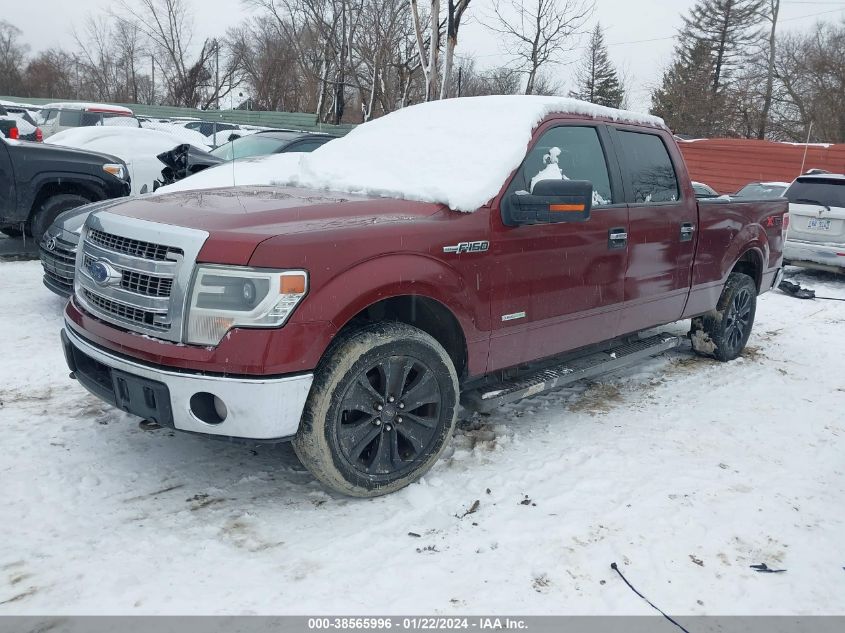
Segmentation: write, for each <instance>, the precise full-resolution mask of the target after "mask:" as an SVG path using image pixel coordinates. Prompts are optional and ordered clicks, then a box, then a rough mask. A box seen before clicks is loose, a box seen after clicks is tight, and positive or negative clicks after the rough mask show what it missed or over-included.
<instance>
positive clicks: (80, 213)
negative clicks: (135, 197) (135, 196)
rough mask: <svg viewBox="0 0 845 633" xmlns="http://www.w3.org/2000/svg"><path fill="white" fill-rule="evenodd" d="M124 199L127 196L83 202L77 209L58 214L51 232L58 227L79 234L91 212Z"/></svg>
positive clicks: (106, 207)
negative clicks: (88, 202)
mask: <svg viewBox="0 0 845 633" xmlns="http://www.w3.org/2000/svg"><path fill="white" fill-rule="evenodd" d="M123 201H125V198H113V199H111V200H100V201H99V202H91V203H90V204H83V205H82V206H81V207H76V208H75V209H68V210H67V211H63V212H62V213H60V214H59V215H58V216H56V219H55V220H53V225H52V227H51V230H50V233H51V234H53V233H55V232H56V229H59V230H62V231H66V232H68V233H76V234H77V235H79V234H80V233H81V232H82V226H83V225H84V224H85V220H86V219H88V216H89V215H90V214H91V213H93V212H94V211H102V210H104V209H108V208H109V207H113V206H115V205H117V204H120V203H121V202H123Z"/></svg>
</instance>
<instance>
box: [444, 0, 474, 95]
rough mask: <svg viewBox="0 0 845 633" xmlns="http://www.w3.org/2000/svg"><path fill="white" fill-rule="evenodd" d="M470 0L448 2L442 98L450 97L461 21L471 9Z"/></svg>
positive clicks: (450, 0) (451, 0) (449, 0)
mask: <svg viewBox="0 0 845 633" xmlns="http://www.w3.org/2000/svg"><path fill="white" fill-rule="evenodd" d="M469 3H470V0H458V2H455V1H454V0H448V3H447V7H446V58H445V60H444V63H443V81H442V83H441V86H440V98H441V99H445V98H446V97H448V96H449V94H448V87H449V83H450V81H451V79H452V61H453V59H454V57H455V47H457V45H458V30H459V29H460V27H461V19H462V18H463V15H464V12H465V11H466V10H467V7H469Z"/></svg>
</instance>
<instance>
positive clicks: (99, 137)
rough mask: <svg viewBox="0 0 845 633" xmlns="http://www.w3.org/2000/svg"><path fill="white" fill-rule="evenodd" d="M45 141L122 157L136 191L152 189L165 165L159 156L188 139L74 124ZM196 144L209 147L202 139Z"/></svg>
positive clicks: (202, 147) (161, 131) (160, 131)
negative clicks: (72, 126) (74, 126)
mask: <svg viewBox="0 0 845 633" xmlns="http://www.w3.org/2000/svg"><path fill="white" fill-rule="evenodd" d="M200 138H202V136H201V135H200ZM45 142H46V143H49V144H52V145H63V146H65V147H73V148H75V149H83V150H87V151H90V152H100V153H103V154H109V155H111V156H116V157H117V158H120V159H121V160H122V161H123V162H125V163H126V166H127V168H128V169H129V176H130V180H131V184H132V193H133V194H139V193H147V192H150V191H152V190H153V182H154V181H155V180H156V179H157V178H159V177H160V176H161V170H162V168H163V167H164V165H163V164H162V163H161V161H160V160H158V158H156V156H158V155H159V154H161V153H162V152H167V151H170V150H172V149H173V148H174V147H176V146H178V145H182V144H183V143H185V141H184V139H183V138H182V137H181V136H180V135H178V134H172V133H170V132H165V131H163V130H149V129H144V128H138V127H136V128H131V127H130V128H125V127H103V126H91V127H77V128H71V129H69V130H64V131H63V132H59V133H58V134H54V135H53V136H51V137H50V138H48V139H47V140H46V141H45ZM192 144H193V143H192ZM195 145H196V147H198V148H199V149H202V150H207V149H208V147H206V146H205V145H203V144H201V143H199V144H195Z"/></svg>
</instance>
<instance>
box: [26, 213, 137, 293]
mask: <svg viewBox="0 0 845 633" xmlns="http://www.w3.org/2000/svg"><path fill="white" fill-rule="evenodd" d="M125 201H126V198H115V199H112V200H100V201H99V202H92V203H91V204H84V205H82V206H81V207H76V208H75V209H70V210H68V211H65V212H64V213H60V214H59V215H58V216H57V217H56V219H55V220H54V221H53V224H51V225H50V228H48V229H47V231H46V232H45V233H44V237H42V238H41V242H40V243H39V245H38V247H39V248H38V250H39V254H40V256H41V265H42V267H43V268H44V285H45V286H47V287H48V288H49V289H50V290H52V291H53V292H55V293H56V294H57V295H59V296H61V297H69V296H70V295H71V294H73V268H74V265H75V264H76V248H77V245H78V244H79V235H80V233H81V232H82V226H83V225H84V224H85V220H86V219H87V218H88V215H89V214H90V213H92V212H94V211H99V210H100V209H107V208H109V207H111V206H113V205H115V204H119V203H121V202H125Z"/></svg>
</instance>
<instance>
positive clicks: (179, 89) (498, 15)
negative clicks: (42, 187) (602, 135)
mask: <svg viewBox="0 0 845 633" xmlns="http://www.w3.org/2000/svg"><path fill="white" fill-rule="evenodd" d="M241 4H242V5H243V6H244V8H246V9H249V10H250V11H251V17H250V18H248V19H245V20H244V21H243V22H242V23H240V24H238V25H237V26H235V27H232V28H230V29H229V30H228V32H227V33H226V34H225V35H223V36H220V37H215V38H205V39H201V38H199V37H197V34H196V33H195V32H194V24H193V19H192V14H193V11H194V10H195V9H199V7H200V4H199V3H198V2H197V0H117V2H116V3H115V4H114V5H113V6H114V8H113V9H112V10H110V11H109V12H108V13H106V14H102V15H98V16H90V17H88V18H87V19H86V20H85V21H84V24H82V26H81V27H79V28H77V29H76V30H75V31H74V44H75V45H74V46H73V47H72V48H71V49H63V48H58V47H54V48H50V49H48V50H44V51H40V52H38V53H36V54H30V53H29V51H28V48H27V47H26V46H25V45H24V44H23V43H22V35H23V34H22V33H21V32H20V30H19V29H18V28H17V27H15V26H14V25H13V24H11V23H9V22H5V21H2V20H0V94H12V95H23V96H30V97H47V98H73V99H83V100H90V101H106V102H119V103H149V104H153V103H154V104H162V105H174V106H185V107H195V108H201V109H208V108H214V107H216V106H217V105H218V104H220V103H223V104H224V105H227V104H228V103H229V102H230V100H234V102H235V103H236V104H238V103H240V101H242V99H241V98H240V95H241V94H244V95H248V96H249V100H248V104H245V105H248V106H249V107H251V108H252V109H257V110H275V111H298V112H314V113H315V114H316V115H317V116H318V117H319V118H320V120H321V121H324V122H341V121H353V122H357V121H366V120H368V119H370V118H373V117H375V116H380V115H382V114H385V113H388V112H391V111H393V110H396V109H397V108H401V107H404V106H406V105H409V104H411V103H418V102H420V101H426V100H432V99H442V98H448V97H452V96H457V95H459V94H460V95H463V96H472V95H488V94H518V93H526V94H559V93H561V92H562V86H561V85H560V84H559V83H558V82H557V81H555V76H556V66H559V65H561V64H562V63H563V62H567V63H569V62H573V61H574V60H575V58H576V57H577V55H578V54H580V53H581V51H580V50H579V44H580V42H581V41H582V37H581V36H582V35H585V36H586V31H587V29H588V23H589V22H590V21H591V18H592V15H593V11H594V1H593V0H529V1H527V2H522V1H520V0H495V1H494V3H493V5H492V10H490V11H486V12H484V13H483V14H482V13H479V14H477V15H476V16H475V17H476V18H477V19H478V20H479V21H480V22H481V23H482V24H483V25H484V26H485V27H486V28H487V29H488V31H489V32H490V34H491V35H495V36H496V37H497V40H498V41H499V42H500V43H501V45H502V47H503V59H504V60H506V62H505V63H503V64H501V65H498V66H494V67H492V68H486V69H479V67H478V64H477V63H476V60H474V59H473V58H472V57H471V56H461V57H458V56H457V54H456V50H457V49H458V42H459V37H460V33H461V27H462V25H464V24H465V22H466V20H467V16H468V15H469V12H470V11H471V10H472V9H473V6H472V3H471V0H442V2H441V0H241ZM575 83H576V85H577V88H576V89H575V90H574V91H573V94H577V95H579V96H581V97H583V98H588V99H590V100H593V101H595V102H597V103H602V104H603V105H609V106H615V107H618V106H620V105H622V104H623V102H624V96H625V95H624V88H623V82H622V80H621V79H620V78H619V76H618V74H617V71H616V69H615V68H614V66H613V64H612V62H611V61H610V59H609V56H608V55H607V51H606V48H605V46H604V41H603V35H602V34H601V29H600V27H598V26H597V27H596V30H594V31H593V33H592V35H591V36H590V38H589V41H588V44H587V46H586V50H585V51H584V58H583V64H582V66H581V67H579V70H578V74H577V78H576V79H575ZM233 91H234V94H233ZM235 95H238V98H235Z"/></svg>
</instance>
